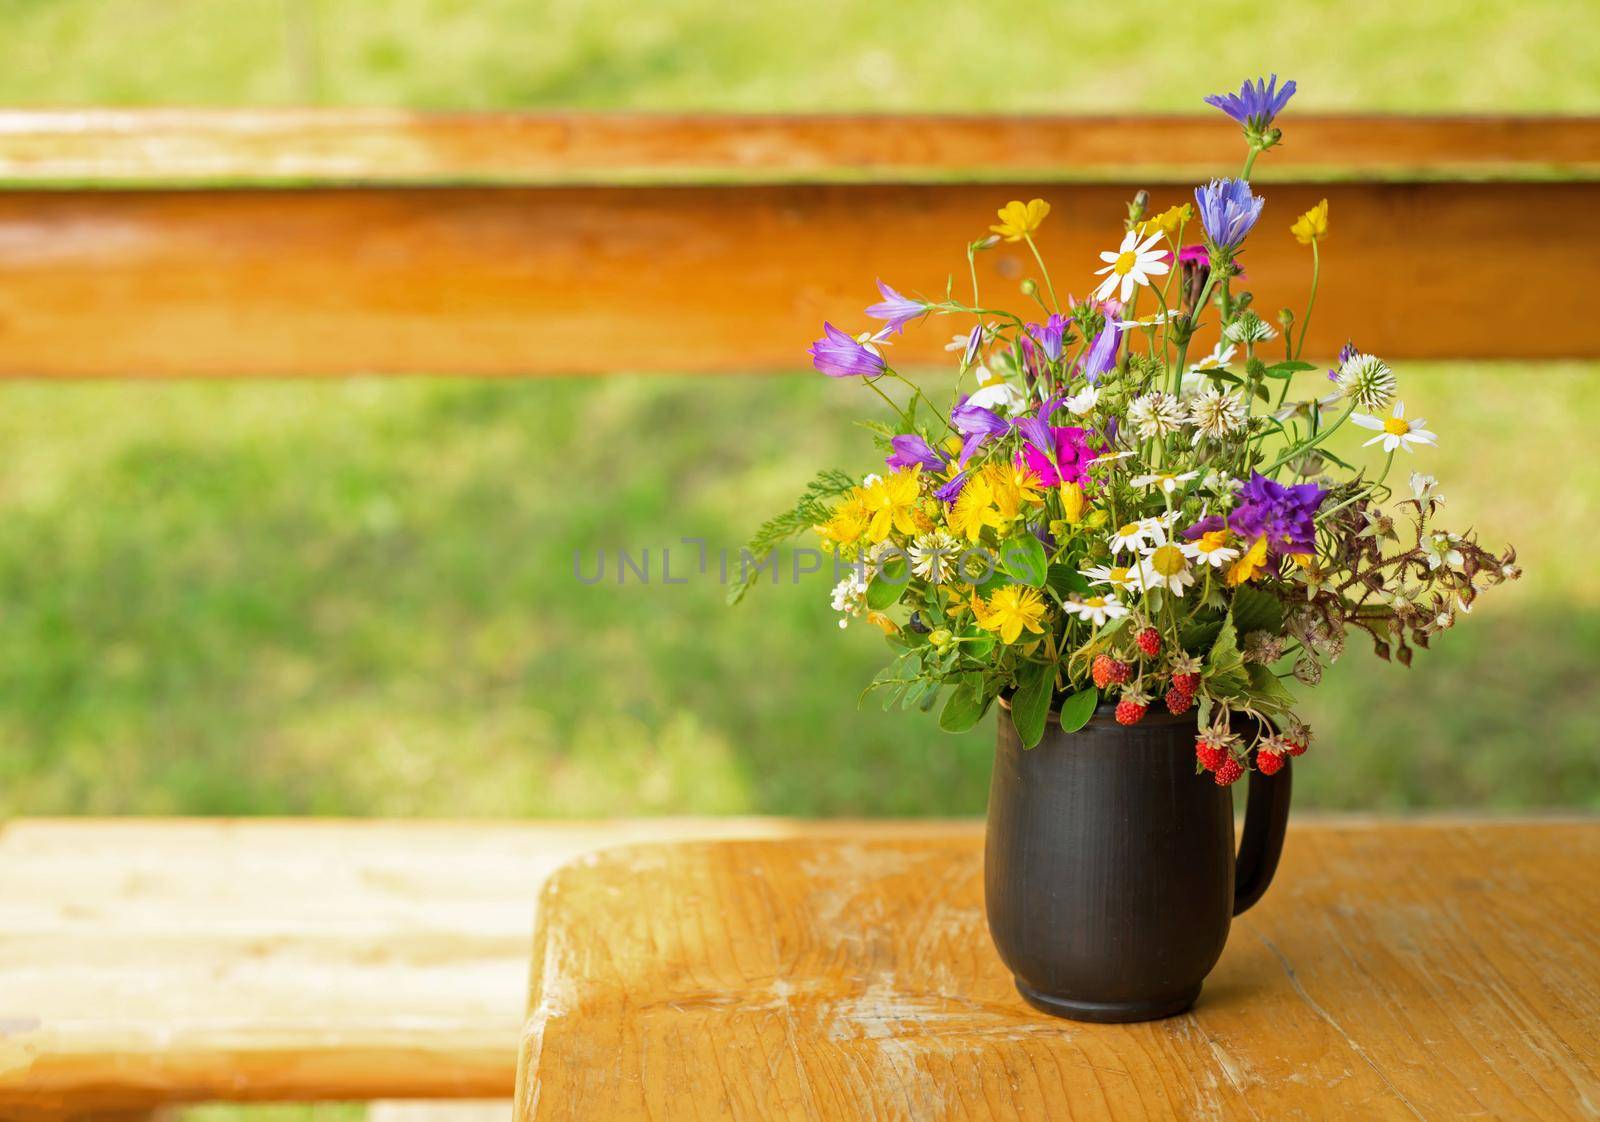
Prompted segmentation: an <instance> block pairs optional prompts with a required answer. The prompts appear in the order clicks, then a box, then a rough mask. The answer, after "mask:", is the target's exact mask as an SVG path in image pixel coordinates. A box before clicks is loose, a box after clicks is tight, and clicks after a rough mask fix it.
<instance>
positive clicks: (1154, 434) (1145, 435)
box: [1128, 390, 1186, 440]
mask: <svg viewBox="0 0 1600 1122" xmlns="http://www.w3.org/2000/svg"><path fill="white" fill-rule="evenodd" d="M1185 419H1186V417H1185V411H1184V408H1183V405H1182V404H1181V403H1180V402H1179V401H1178V399H1177V398H1175V397H1173V396H1172V395H1171V394H1169V393H1164V392H1162V391H1161V390H1155V391H1154V392H1152V393H1147V394H1143V395H1141V396H1139V397H1136V398H1134V399H1133V403H1132V404H1131V405H1129V406H1128V422H1129V423H1130V424H1132V425H1133V426H1134V428H1135V430H1136V431H1137V432H1138V433H1139V436H1140V438H1141V439H1144V440H1151V439H1156V440H1159V439H1161V438H1162V437H1164V436H1166V435H1167V434H1168V433H1174V432H1177V431H1178V429H1179V428H1181V427H1182V426H1183V423H1184V421H1185Z"/></svg>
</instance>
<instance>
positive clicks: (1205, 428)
mask: <svg viewBox="0 0 1600 1122" xmlns="http://www.w3.org/2000/svg"><path fill="white" fill-rule="evenodd" d="M1189 423H1190V424H1192V425H1194V427H1195V434H1194V442H1195V443H1196V444H1199V443H1200V442H1201V441H1202V440H1204V439H1206V438H1207V437H1209V438H1210V439H1212V440H1221V439H1222V438H1223V437H1225V436H1227V435H1228V434H1230V433H1235V432H1238V431H1239V430H1240V429H1242V428H1244V401H1243V399H1242V398H1240V397H1239V395H1238V394H1236V393H1234V392H1233V391H1231V390H1229V391H1227V392H1224V391H1223V390H1221V389H1219V388H1217V387H1216V386H1212V387H1210V388H1209V389H1206V390H1203V391H1201V393H1199V394H1198V395H1197V396H1195V398H1194V399H1193V400H1191V401H1190V402H1189Z"/></svg>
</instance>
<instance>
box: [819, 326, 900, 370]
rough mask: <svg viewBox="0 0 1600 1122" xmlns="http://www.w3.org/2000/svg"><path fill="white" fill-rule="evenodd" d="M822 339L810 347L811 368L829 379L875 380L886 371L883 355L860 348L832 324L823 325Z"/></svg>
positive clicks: (864, 347)
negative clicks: (858, 378)
mask: <svg viewBox="0 0 1600 1122" xmlns="http://www.w3.org/2000/svg"><path fill="white" fill-rule="evenodd" d="M822 332H823V334H822V338H820V339H818V340H817V341H816V342H815V343H812V344H811V347H810V349H809V350H808V352H807V353H808V354H810V355H811V365H812V366H815V367H816V368H817V369H818V370H819V371H821V372H822V373H824V374H826V375H827V376H828V377H830V378H855V377H860V378H876V377H878V375H880V374H882V373H883V372H884V370H885V369H886V366H885V363H884V361H883V356H882V355H880V354H878V353H877V352H876V351H874V350H872V349H871V348H870V347H866V346H863V345H862V344H860V343H858V342H856V341H855V340H854V339H852V338H851V337H850V336H848V335H846V334H845V333H844V332H843V331H840V330H839V329H838V328H837V327H835V326H833V324H831V323H824V324H823V325H822Z"/></svg>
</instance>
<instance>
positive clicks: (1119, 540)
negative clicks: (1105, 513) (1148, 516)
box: [1111, 520, 1160, 553]
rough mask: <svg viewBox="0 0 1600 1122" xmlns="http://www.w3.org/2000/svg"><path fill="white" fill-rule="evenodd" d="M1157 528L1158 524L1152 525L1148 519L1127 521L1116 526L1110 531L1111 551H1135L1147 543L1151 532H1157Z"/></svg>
mask: <svg viewBox="0 0 1600 1122" xmlns="http://www.w3.org/2000/svg"><path fill="white" fill-rule="evenodd" d="M1159 530H1160V527H1159V525H1154V526H1153V525H1151V523H1150V522H1149V521H1148V520H1143V521H1139V522H1129V523H1127V524H1125V525H1122V526H1118V527H1117V528H1116V529H1115V530H1113V531H1111V552H1112V553H1122V552H1124V551H1126V552H1130V553H1137V552H1138V551H1139V550H1141V549H1143V548H1144V547H1145V546H1146V545H1147V544H1149V542H1150V538H1151V534H1152V533H1153V532H1159Z"/></svg>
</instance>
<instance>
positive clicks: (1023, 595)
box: [972, 584, 1045, 643]
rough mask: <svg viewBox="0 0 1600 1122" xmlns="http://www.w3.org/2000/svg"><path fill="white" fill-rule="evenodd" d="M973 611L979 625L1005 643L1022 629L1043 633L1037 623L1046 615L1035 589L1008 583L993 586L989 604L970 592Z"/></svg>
mask: <svg viewBox="0 0 1600 1122" xmlns="http://www.w3.org/2000/svg"><path fill="white" fill-rule="evenodd" d="M972 614H973V615H974V616H976V617H977V620H978V626H979V627H981V628H983V629H984V630H985V631H993V632H996V633H997V634H998V635H999V636H1000V638H1001V639H1002V640H1003V641H1005V642H1007V643H1015V642H1016V641H1017V639H1018V637H1019V636H1021V634H1022V631H1023V628H1027V629H1028V630H1029V631H1031V632H1033V633H1034V634H1035V635H1042V634H1044V628H1043V627H1042V626H1040V624H1039V621H1040V620H1042V619H1043V618H1044V615H1045V603H1044V597H1043V596H1041V595H1040V594H1039V590H1038V589H1036V588H1025V587H1023V586H1022V585H1019V584H1008V585H1006V586H1005V587H1004V588H997V589H995V591H994V594H993V595H992V596H990V597H989V602H988V603H984V602H983V601H982V600H980V599H979V598H978V595H977V593H973V596H972Z"/></svg>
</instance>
